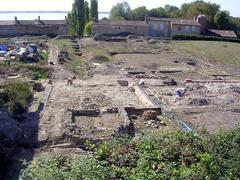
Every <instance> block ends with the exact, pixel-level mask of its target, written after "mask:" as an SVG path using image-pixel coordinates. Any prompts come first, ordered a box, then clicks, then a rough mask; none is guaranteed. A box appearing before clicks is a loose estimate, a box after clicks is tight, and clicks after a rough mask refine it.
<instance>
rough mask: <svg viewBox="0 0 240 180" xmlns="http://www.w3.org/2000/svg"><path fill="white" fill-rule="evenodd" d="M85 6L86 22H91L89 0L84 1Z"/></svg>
mask: <svg viewBox="0 0 240 180" xmlns="http://www.w3.org/2000/svg"><path fill="white" fill-rule="evenodd" d="M84 7H85V18H86V22H89V21H90V9H89V3H88V2H87V1H85V2H84Z"/></svg>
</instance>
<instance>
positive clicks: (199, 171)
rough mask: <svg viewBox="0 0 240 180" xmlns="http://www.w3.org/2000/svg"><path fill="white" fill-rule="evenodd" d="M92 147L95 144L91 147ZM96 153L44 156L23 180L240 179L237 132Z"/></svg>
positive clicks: (174, 137)
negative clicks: (85, 155)
mask: <svg viewBox="0 0 240 180" xmlns="http://www.w3.org/2000/svg"><path fill="white" fill-rule="evenodd" d="M91 148H94V146H91ZM95 151H96V153H95V154H96V155H93V156H88V157H83V156H75V157H72V158H70V157H69V158H67V157H62V156H60V157H44V158H39V159H36V160H35V161H33V162H32V163H31V164H30V165H28V167H27V169H26V170H24V171H23V172H22V175H21V178H22V179H239V178H240V163H239V162H240V128H237V129H235V130H232V131H231V132H226V133H223V132H222V133H219V134H217V135H209V134H204V135H201V138H200V136H195V135H194V134H193V133H183V132H173V133H161V134H158V135H145V136H142V137H140V138H138V139H133V140H131V139H128V138H124V139H115V140H112V141H111V142H104V143H102V144H101V145H100V146H98V147H97V148H95Z"/></svg>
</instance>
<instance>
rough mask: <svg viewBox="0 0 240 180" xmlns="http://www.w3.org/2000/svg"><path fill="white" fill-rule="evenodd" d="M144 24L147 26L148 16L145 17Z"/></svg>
mask: <svg viewBox="0 0 240 180" xmlns="http://www.w3.org/2000/svg"><path fill="white" fill-rule="evenodd" d="M145 23H146V24H148V14H147V15H146V16H145Z"/></svg>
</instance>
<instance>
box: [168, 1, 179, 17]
mask: <svg viewBox="0 0 240 180" xmlns="http://www.w3.org/2000/svg"><path fill="white" fill-rule="evenodd" d="M164 10H165V12H166V14H167V16H168V17H171V18H177V17H180V16H181V11H180V9H179V8H178V7H176V6H171V5H169V4H167V5H165V7H164Z"/></svg>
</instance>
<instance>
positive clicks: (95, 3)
mask: <svg viewBox="0 0 240 180" xmlns="http://www.w3.org/2000/svg"><path fill="white" fill-rule="evenodd" d="M90 11H91V12H90V14H91V20H92V19H98V1H97V0H91V8H90Z"/></svg>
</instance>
